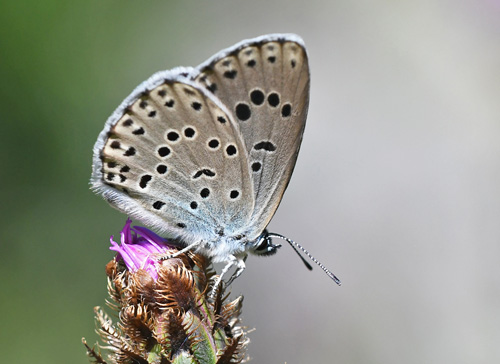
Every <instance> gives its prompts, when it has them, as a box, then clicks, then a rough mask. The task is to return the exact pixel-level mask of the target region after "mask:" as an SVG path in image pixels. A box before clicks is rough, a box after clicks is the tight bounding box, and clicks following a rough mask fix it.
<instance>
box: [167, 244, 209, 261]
mask: <svg viewBox="0 0 500 364" xmlns="http://www.w3.org/2000/svg"><path fill="white" fill-rule="evenodd" d="M202 243H203V241H197V242H196V243H193V244H190V245H188V246H187V247H185V248H182V249H181V250H179V251H178V252H176V253H174V254H170V255H164V256H162V257H160V259H159V261H160V262H162V261H164V260H167V259H171V258H175V257H178V256H179V255H181V254H184V253H185V252H187V251H190V250H193V248H195V247H196V246H197V245H200V244H202Z"/></svg>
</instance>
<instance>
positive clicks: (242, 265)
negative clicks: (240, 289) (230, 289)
mask: <svg viewBox="0 0 500 364" xmlns="http://www.w3.org/2000/svg"><path fill="white" fill-rule="evenodd" d="M247 257H248V255H245V256H244V257H243V258H242V259H238V260H237V262H236V265H237V267H238V268H237V269H236V271H235V272H234V273H233V275H232V276H231V278H229V279H228V280H227V282H226V286H229V285H230V284H231V283H233V281H234V280H235V279H236V278H238V277H239V276H240V275H241V273H243V271H244V270H245V268H246V266H245V261H246V260H247Z"/></svg>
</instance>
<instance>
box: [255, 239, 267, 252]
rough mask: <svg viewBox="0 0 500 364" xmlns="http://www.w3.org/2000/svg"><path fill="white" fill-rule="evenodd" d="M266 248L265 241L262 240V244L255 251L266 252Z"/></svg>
mask: <svg viewBox="0 0 500 364" xmlns="http://www.w3.org/2000/svg"><path fill="white" fill-rule="evenodd" d="M267 246H268V244H267V240H262V243H260V244H259V245H258V246H257V248H256V249H255V250H256V251H258V252H262V251H265V250H267Z"/></svg>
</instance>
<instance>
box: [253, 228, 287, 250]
mask: <svg viewBox="0 0 500 364" xmlns="http://www.w3.org/2000/svg"><path fill="white" fill-rule="evenodd" d="M279 248H281V244H273V241H272V238H271V237H270V236H269V233H268V232H267V230H264V232H263V233H262V234H260V236H259V237H258V238H257V239H256V240H254V241H253V242H252V243H251V246H250V252H251V253H252V254H255V255H260V256H270V255H274V254H276V252H277V251H278V249H279Z"/></svg>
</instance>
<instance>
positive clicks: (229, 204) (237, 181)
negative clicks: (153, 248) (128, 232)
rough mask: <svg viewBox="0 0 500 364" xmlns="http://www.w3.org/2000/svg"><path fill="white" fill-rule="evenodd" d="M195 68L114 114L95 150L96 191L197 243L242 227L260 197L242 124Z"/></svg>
mask: <svg viewBox="0 0 500 364" xmlns="http://www.w3.org/2000/svg"><path fill="white" fill-rule="evenodd" d="M188 71H189V69H188V70H186V69H177V70H173V71H166V72H160V73H158V74H155V75H153V76H152V77H151V78H150V79H149V80H148V81H146V82H144V83H143V84H142V85H140V86H139V87H138V88H137V89H136V90H135V91H134V92H133V93H132V95H130V96H129V97H128V98H127V99H126V100H125V101H124V102H123V103H122V105H121V106H120V107H119V108H118V109H117V110H116V111H115V113H114V114H113V115H112V116H111V117H110V119H109V120H108V122H107V123H106V127H105V129H104V130H103V131H102V132H101V135H100V136H99V139H98V141H97V143H96V146H95V147H94V171H93V188H94V189H95V190H97V191H98V192H100V193H101V194H102V195H103V196H104V197H105V198H106V199H107V200H108V201H109V202H110V203H111V204H112V205H113V206H114V207H116V208H117V209H119V210H121V211H123V212H125V213H127V214H129V215H130V216H132V217H134V218H135V219H138V220H140V221H142V222H143V223H145V224H147V225H149V226H153V227H155V228H157V229H159V230H161V231H162V232H163V233H167V234H168V235H169V236H170V237H176V238H177V237H180V238H189V239H191V240H190V241H191V242H195V241H198V240H200V239H207V240H209V239H215V238H216V237H218V234H219V233H220V229H223V228H224V227H225V226H226V225H227V224H228V222H229V221H231V223H232V226H234V227H235V228H240V229H241V228H242V226H244V225H245V224H246V223H247V222H248V220H249V218H250V214H251V211H252V210H253V204H254V200H253V195H252V193H251V191H252V186H251V184H252V181H251V178H250V176H249V171H248V160H247V156H246V150H245V145H244V142H243V141H242V139H241V136H240V132H239V130H238V125H237V124H236V123H235V121H234V120H233V118H232V115H231V114H230V113H229V112H228V111H227V110H226V109H225V108H224V106H223V105H221V104H220V102H219V101H218V100H216V99H215V98H213V97H212V96H211V95H208V94H207V93H206V92H205V91H204V90H201V89H199V88H197V87H196V85H194V83H192V82H191V81H190V80H188V79H186V78H185V77H184V76H185V75H186V74H187V72H188ZM245 191H246V192H247V195H249V196H244V193H245ZM240 225H241V226H240Z"/></svg>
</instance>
